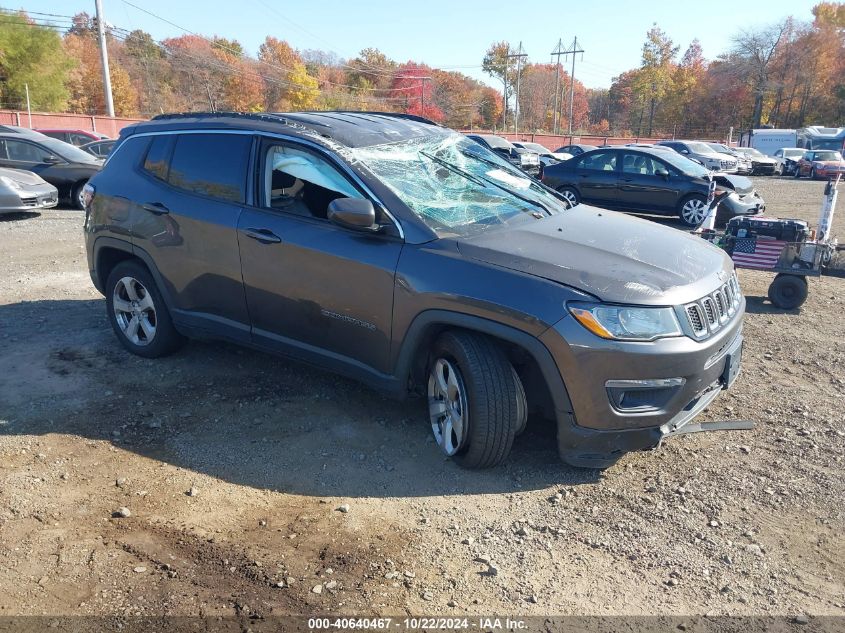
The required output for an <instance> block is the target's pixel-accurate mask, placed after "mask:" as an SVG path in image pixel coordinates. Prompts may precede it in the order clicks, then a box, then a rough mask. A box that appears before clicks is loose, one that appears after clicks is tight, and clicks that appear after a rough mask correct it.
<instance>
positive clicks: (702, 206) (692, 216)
mask: <svg viewBox="0 0 845 633" xmlns="http://www.w3.org/2000/svg"><path fill="white" fill-rule="evenodd" d="M707 211H708V209H707V198H706V197H704V196H702V195H700V194H697V193H696V194H693V195H691V196H687V197H686V198H684V199H683V200H681V202H680V204H679V205H678V218H679V219H680V220H681V223H682V224H683V225H684V226H686V227H689V228H695V227H696V226H698V225H699V224H701V223H702V222H703V221H704V218H706V217H707Z"/></svg>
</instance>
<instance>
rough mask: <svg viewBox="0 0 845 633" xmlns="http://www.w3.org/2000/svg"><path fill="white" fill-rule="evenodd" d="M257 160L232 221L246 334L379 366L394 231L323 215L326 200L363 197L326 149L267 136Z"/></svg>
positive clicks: (386, 328)
mask: <svg viewBox="0 0 845 633" xmlns="http://www.w3.org/2000/svg"><path fill="white" fill-rule="evenodd" d="M258 165H259V174H260V178H259V183H258V187H257V189H258V192H257V193H258V195H257V196H256V202H257V204H256V205H253V206H250V207H247V208H245V209H244V211H243V213H242V214H241V216H240V220H239V222H238V240H239V243H240V251H241V266H242V271H243V280H244V286H245V289H246V297H247V304H248V306H249V314H250V317H251V320H252V333H253V341H255V342H256V343H259V344H261V345H264V346H267V347H269V348H273V349H277V350H278V351H282V352H285V353H288V354H294V355H299V356H303V355H304V356H305V357H306V358H313V359H316V360H324V361H328V362H329V363H332V361H334V362H335V363H336V364H337V365H338V366H339V367H341V366H343V365H346V366H349V365H353V366H358V367H360V368H362V369H363V370H365V371H368V370H369V371H372V370H374V371H376V372H379V373H386V372H387V371H388V358H389V351H390V335H391V324H392V317H393V284H394V276H395V272H396V266H397V263H398V260H399V253H400V251H401V249H402V241H401V240H400V239H399V238H396V237H391V236H390V235H388V234H387V233H381V234H372V233H362V232H358V231H354V230H350V229H345V228H342V227H340V226H338V225H336V224H334V223H332V222H329V221H328V219H327V218H326V212H327V207H328V205H329V203H330V202H331V201H332V200H334V199H336V198H363V197H366V196H365V194H364V193H363V192H362V191H361V190H360V189H359V188H358V187H357V186H356V185H354V184H353V183H352V182H351V181H350V180H349V179H348V178H347V177H346V176H345V175H344V174H343V173H341V171H340V170H339V169H338V168H337V167H336V166H335V165H334V164H333V163H332V159H331V158H330V157H328V156H326V155H322V154H320V153H317V152H315V151H312V150H311V149H308V148H305V147H301V146H299V145H297V144H294V143H291V144H287V143H284V142H278V141H269V140H268V141H265V143H264V144H263V146H262V148H261V151H260V157H259V160H258Z"/></svg>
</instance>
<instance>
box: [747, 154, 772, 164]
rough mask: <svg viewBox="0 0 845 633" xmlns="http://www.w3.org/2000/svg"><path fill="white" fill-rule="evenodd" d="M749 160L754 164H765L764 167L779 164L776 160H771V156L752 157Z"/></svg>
mask: <svg viewBox="0 0 845 633" xmlns="http://www.w3.org/2000/svg"><path fill="white" fill-rule="evenodd" d="M748 160H750V161H752V162H754V163H763V164H764V165H771V164H774V163H776V162H777V160H776V159H774V158H771V157H770V156H750V157H749V158H748Z"/></svg>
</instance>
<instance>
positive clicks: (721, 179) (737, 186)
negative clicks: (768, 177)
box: [713, 173, 754, 193]
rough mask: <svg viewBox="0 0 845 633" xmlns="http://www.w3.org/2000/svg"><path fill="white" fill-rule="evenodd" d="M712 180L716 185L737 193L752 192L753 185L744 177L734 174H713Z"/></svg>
mask: <svg viewBox="0 0 845 633" xmlns="http://www.w3.org/2000/svg"><path fill="white" fill-rule="evenodd" d="M713 179H714V180H715V181H716V184H717V185H723V186H725V187H730V188H731V189H733V190H734V191H736V192H737V193H751V192H752V191H754V183H753V182H751V181H750V180H749V179H748V178H746V177H745V176H737V175H735V174H721V173H719V174H714V175H713Z"/></svg>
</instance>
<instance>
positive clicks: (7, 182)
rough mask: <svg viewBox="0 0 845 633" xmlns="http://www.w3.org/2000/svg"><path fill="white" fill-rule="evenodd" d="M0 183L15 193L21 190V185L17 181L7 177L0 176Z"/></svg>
mask: <svg viewBox="0 0 845 633" xmlns="http://www.w3.org/2000/svg"><path fill="white" fill-rule="evenodd" d="M0 182H2V183H3V184H4V185H6V186H7V187H11V188H12V189H14V190H15V191H20V190H21V189H22V187H21V183H19V182H18V181H17V180H12V179H11V178H9V177H7V176H0Z"/></svg>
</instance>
